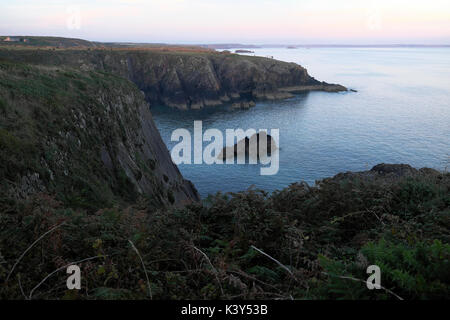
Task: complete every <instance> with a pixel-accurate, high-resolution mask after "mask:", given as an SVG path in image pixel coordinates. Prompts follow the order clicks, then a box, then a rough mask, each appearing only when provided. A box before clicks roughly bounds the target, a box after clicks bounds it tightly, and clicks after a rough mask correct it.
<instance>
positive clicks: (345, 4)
mask: <svg viewBox="0 0 450 320" xmlns="http://www.w3.org/2000/svg"><path fill="white" fill-rule="evenodd" d="M0 35H36V36H38V35H42V36H43V35H47V36H64V37H74V38H82V39H87V40H95V41H130V42H164V43H254V44H262V43H267V44H270V43H273V44H274V43H283V44H294V43H295V44H302V43H306V44H450V1H449V0H428V1H418V0H409V1H408V0H377V1H374V0H340V1H337V0H220V1H219V0H147V1H145V0H71V1H64V0H62V1H53V0H42V1H35V0H18V1H7V0H0Z"/></svg>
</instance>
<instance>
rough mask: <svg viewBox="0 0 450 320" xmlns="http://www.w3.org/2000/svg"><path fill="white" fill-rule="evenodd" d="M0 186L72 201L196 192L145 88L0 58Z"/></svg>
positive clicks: (96, 203)
mask: <svg viewBox="0 0 450 320" xmlns="http://www.w3.org/2000/svg"><path fill="white" fill-rule="evenodd" d="M0 150H1V152H0V181H1V182H0V189H1V191H2V194H6V193H8V194H9V195H11V196H16V197H26V196H28V195H30V194H33V193H39V192H45V193H52V194H56V195H57V197H58V199H59V200H61V201H63V202H64V203H66V204H68V205H71V206H74V207H86V208H92V209H95V208H100V207H104V206H109V205H113V204H114V203H121V202H129V203H131V202H133V201H135V200H136V199H137V197H138V196H139V195H140V194H141V195H143V196H145V197H147V198H148V199H149V200H150V201H149V202H150V203H151V205H153V206H154V207H163V206H167V205H172V204H183V203H188V202H190V201H196V200H198V199H199V196H198V194H197V191H196V190H195V188H194V186H193V185H192V184H191V183H190V182H189V181H186V180H184V179H183V177H182V176H181V174H180V172H179V171H178V168H177V167H176V166H175V165H174V164H173V162H172V161H171V158H170V154H169V152H168V150H167V148H166V146H165V144H164V142H163V141H162V139H161V137H160V135H159V132H158V130H157V128H156V127H155V124H154V123H153V120H152V116H151V113H150V110H149V107H148V103H147V102H146V101H145V99H144V95H143V94H142V92H140V91H139V90H138V89H137V88H136V86H135V85H134V84H132V83H131V82H129V81H128V80H126V79H123V78H120V77H117V76H113V75H110V74H105V73H99V72H95V71H89V72H78V71H75V70H70V69H67V68H66V69H64V70H62V69H59V68H58V67H53V66H52V67H46V66H31V65H29V64H21V63H15V62H9V61H4V60H3V61H2V60H0Z"/></svg>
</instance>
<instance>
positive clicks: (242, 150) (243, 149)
mask: <svg viewBox="0 0 450 320" xmlns="http://www.w3.org/2000/svg"><path fill="white" fill-rule="evenodd" d="M261 141H263V144H262V145H261ZM250 143H252V144H256V159H258V158H259V157H260V153H261V152H262V153H263V154H264V155H270V154H271V152H272V151H274V150H276V149H277V148H278V147H277V144H276V142H275V140H274V139H273V137H272V136H271V135H270V134H267V133H265V132H264V131H262V132H258V133H255V134H254V135H252V136H251V137H245V138H244V139H242V140H240V141H238V142H237V143H236V144H235V145H234V146H229V147H225V148H223V149H222V152H220V154H219V155H218V156H217V158H218V159H222V160H226V159H227V158H233V157H249V156H251V154H250Z"/></svg>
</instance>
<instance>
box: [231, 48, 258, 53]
mask: <svg viewBox="0 0 450 320" xmlns="http://www.w3.org/2000/svg"><path fill="white" fill-rule="evenodd" d="M234 52H235V53H255V51H251V50H244V49H238V50H236V51H234Z"/></svg>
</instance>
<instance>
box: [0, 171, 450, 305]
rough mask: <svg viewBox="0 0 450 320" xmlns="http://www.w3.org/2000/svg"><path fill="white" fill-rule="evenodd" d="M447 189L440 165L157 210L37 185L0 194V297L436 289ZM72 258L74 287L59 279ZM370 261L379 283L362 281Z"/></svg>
mask: <svg viewBox="0 0 450 320" xmlns="http://www.w3.org/2000/svg"><path fill="white" fill-rule="evenodd" d="M449 192H450V174H448V173H447V174H434V173H433V174H426V173H423V174H420V175H417V176H415V177H410V178H396V179H361V178H360V177H358V176H352V177H341V178H339V179H327V180H324V181H323V182H322V183H321V184H320V187H309V186H308V185H306V184H293V185H291V186H290V187H288V188H286V189H284V190H281V191H278V192H275V193H274V194H272V195H268V194H267V193H265V192H263V191H258V190H248V191H246V192H242V193H235V194H220V193H219V194H217V195H215V196H210V197H209V198H208V199H206V200H205V201H204V203H203V204H193V205H190V206H188V207H185V208H183V209H167V210H159V211H154V210H149V209H148V207H149V203H148V200H145V199H138V200H137V201H136V203H135V204H133V205H130V206H128V207H113V208H105V209H102V210H98V211H89V210H80V209H72V208H70V206H68V205H67V204H65V203H62V202H58V201H56V200H55V199H54V197H52V196H49V195H45V194H41V195H36V196H34V197H30V198H28V199H26V200H20V201H16V200H13V199H11V198H8V197H6V196H2V197H1V198H0V259H1V261H0V281H1V282H2V286H1V287H0V297H1V298H3V299H5V298H12V299H24V298H32V299H48V298H52V299H149V298H153V299H237V298H244V299H275V298H276V299H278V298H281V299H290V298H294V299H330V298H331V299H340V298H344V299H349V298H350V299H397V298H398V297H401V298H403V299H445V298H447V297H448V294H449V289H450V278H449V271H448V270H450V268H449V267H450V266H449V254H450V247H449V226H450V220H449V213H450V209H449V204H450V203H449V194H450V193H449ZM55 226H56V229H52V228H55ZM49 230H52V231H50V232H49ZM46 232H48V233H47V234H46ZM44 234H46V235H45V236H44V237H42V238H40V237H41V236H42V235H44ZM36 240H38V241H37V242H36V243H35V244H34V245H33V246H31V245H32V244H33V243H34V242H35V241H36ZM30 246H31V247H30ZM134 247H135V248H136V250H135V249H134ZM27 248H30V249H29V250H28V251H26V249H27ZM25 251H26V253H25V255H24V256H23V258H22V259H20V260H18V259H19V257H21V255H22V253H23V252H25ZM140 257H141V258H142V259H143V263H144V265H145V270H144V268H143V266H142V263H141V261H140ZM85 259H88V260H85ZM83 260H84V261H83ZM17 261H18V262H17ZM16 262H17V265H16V267H15V268H14V270H13V271H12V273H11V274H10V272H11V270H12V269H13V266H14V264H15V263H16ZM73 262H76V263H77V264H78V265H79V266H80V267H81V272H82V289H81V290H80V291H77V290H74V291H70V290H67V288H66V279H67V275H66V273H65V267H66V265H67V264H70V263H73ZM370 264H377V265H379V266H380V268H381V272H382V275H381V281H382V282H381V285H382V286H383V288H385V289H386V290H384V289H382V290H371V291H370V290H368V289H367V288H366V284H365V280H366V279H367V277H368V275H367V274H366V272H365V271H366V266H367V265H370ZM55 270H58V271H56V272H55ZM9 274H10V276H9V279H8V281H7V282H6V281H5V279H6V278H7V277H8V275H9ZM49 275H50V276H49ZM147 276H148V279H149V281H148V282H147V280H146V279H147ZM46 277H48V278H46ZM44 279H45V281H44V282H41V280H44Z"/></svg>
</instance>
